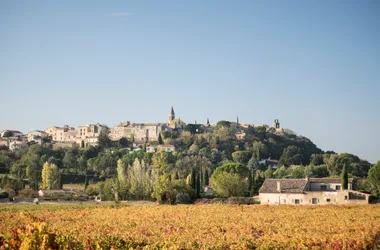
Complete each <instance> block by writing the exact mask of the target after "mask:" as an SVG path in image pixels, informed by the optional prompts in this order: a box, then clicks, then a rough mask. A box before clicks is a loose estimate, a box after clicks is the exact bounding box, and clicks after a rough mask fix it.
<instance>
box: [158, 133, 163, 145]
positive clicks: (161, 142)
mask: <svg viewBox="0 0 380 250" xmlns="http://www.w3.org/2000/svg"><path fill="white" fill-rule="evenodd" d="M158 144H164V142H163V141H162V136H161V133H159V134H158Z"/></svg>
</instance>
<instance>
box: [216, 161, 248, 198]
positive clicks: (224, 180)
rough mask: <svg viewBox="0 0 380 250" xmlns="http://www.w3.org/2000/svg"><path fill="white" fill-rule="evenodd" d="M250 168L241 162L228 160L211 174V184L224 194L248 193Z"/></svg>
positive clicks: (238, 194)
mask: <svg viewBox="0 0 380 250" xmlns="http://www.w3.org/2000/svg"><path fill="white" fill-rule="evenodd" d="M249 174H250V172H249V170H248V169H247V168H246V167H245V166H244V165H241V164H239V163H232V162H226V163H224V164H223V165H222V166H220V167H218V168H216V170H215V171H214V173H213V174H212V176H211V186H212V187H213V188H214V190H215V192H217V193H218V194H219V195H222V196H242V195H245V194H247V193H248V188H249V180H248V179H249Z"/></svg>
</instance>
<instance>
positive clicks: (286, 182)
mask: <svg viewBox="0 0 380 250" xmlns="http://www.w3.org/2000/svg"><path fill="white" fill-rule="evenodd" d="M278 182H280V189H281V191H278V190H277V183H278ZM306 185H307V180H306V179H266V180H265V181H264V183H263V185H262V186H261V188H260V190H259V193H302V192H303V191H304V190H305V187H306Z"/></svg>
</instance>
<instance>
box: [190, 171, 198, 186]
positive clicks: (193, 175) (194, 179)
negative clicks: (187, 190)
mask: <svg viewBox="0 0 380 250" xmlns="http://www.w3.org/2000/svg"><path fill="white" fill-rule="evenodd" d="M191 188H192V189H194V190H195V189H196V188H197V174H196V171H195V168H194V167H193V168H192V169H191Z"/></svg>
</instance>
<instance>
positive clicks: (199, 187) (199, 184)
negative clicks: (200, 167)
mask: <svg viewBox="0 0 380 250" xmlns="http://www.w3.org/2000/svg"><path fill="white" fill-rule="evenodd" d="M200 173H201V172H199V173H198V174H197V186H196V188H197V189H196V190H197V197H198V198H199V197H200V196H201V176H200Z"/></svg>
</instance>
